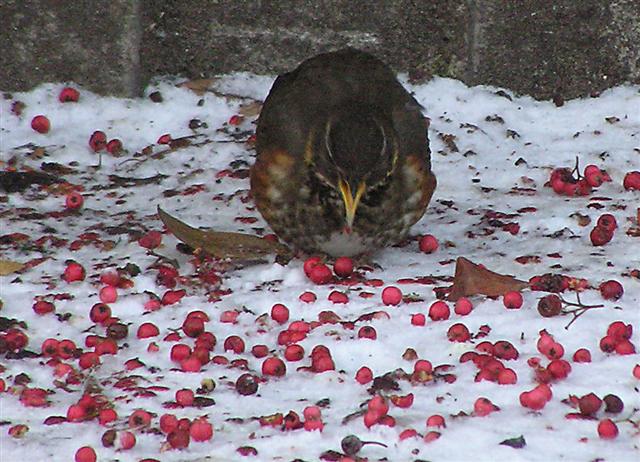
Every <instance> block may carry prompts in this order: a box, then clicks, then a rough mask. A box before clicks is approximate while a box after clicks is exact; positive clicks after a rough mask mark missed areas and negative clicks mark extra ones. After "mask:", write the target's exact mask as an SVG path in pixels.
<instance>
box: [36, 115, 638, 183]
mask: <svg viewBox="0 0 640 462" xmlns="http://www.w3.org/2000/svg"><path fill="white" fill-rule="evenodd" d="M32 126H33V125H32ZM622 186H623V187H624V189H626V190H627V191H633V190H635V191H640V171H637V170H636V171H633V172H629V173H627V174H626V175H625V176H624V180H623V182H622Z"/></svg>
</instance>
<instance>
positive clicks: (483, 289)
mask: <svg viewBox="0 0 640 462" xmlns="http://www.w3.org/2000/svg"><path fill="white" fill-rule="evenodd" d="M528 286H529V284H528V283H527V282H525V281H520V280H519V279H516V278H514V277H513V276H507V275H503V274H498V273H494V272H493V271H489V270H488V269H486V268H484V267H482V266H480V265H477V264H475V263H473V262H472V261H470V260H467V259H466V258H464V257H458V259H457V260H456V274H455V276H454V279H453V285H452V286H451V291H450V292H449V296H448V297H447V298H448V299H449V300H450V301H452V302H455V301H456V300H458V299H459V298H461V297H467V296H470V295H478V294H482V295H487V296H489V297H497V296H499V295H504V294H505V293H507V292H510V291H512V290H516V291H517V290H522V289H524V288H525V287H528Z"/></svg>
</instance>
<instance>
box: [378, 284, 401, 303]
mask: <svg viewBox="0 0 640 462" xmlns="http://www.w3.org/2000/svg"><path fill="white" fill-rule="evenodd" d="M401 301H402V291H401V290H400V289H398V288H397V287H394V286H389V287H385V288H384V290H383V291H382V303H384V304H385V305H399V304H400V302H401Z"/></svg>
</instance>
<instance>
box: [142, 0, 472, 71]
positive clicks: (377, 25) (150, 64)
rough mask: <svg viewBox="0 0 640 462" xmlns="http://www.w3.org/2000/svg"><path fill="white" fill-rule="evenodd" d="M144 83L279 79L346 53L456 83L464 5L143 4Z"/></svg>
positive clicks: (284, 0)
mask: <svg viewBox="0 0 640 462" xmlns="http://www.w3.org/2000/svg"><path fill="white" fill-rule="evenodd" d="M143 5H144V6H143V8H142V12H143V17H144V19H143V24H145V28H144V33H143V40H142V53H141V60H142V67H143V69H144V77H145V78H148V77H151V76H154V75H162V74H182V75H183V76H185V77H189V78H197V77H205V76H211V75H212V74H219V73H226V72H232V71H252V72H258V73H279V72H282V71H285V70H290V69H292V68H293V67H294V66H295V65H297V64H298V63H299V62H300V61H302V60H303V59H305V58H307V57H309V56H312V55H314V54H316V53H319V52H322V51H327V50H330V49H336V48H341V47H344V46H347V45H350V46H353V47H356V48H360V49H364V50H368V51H372V52H374V53H375V54H377V55H378V56H380V57H381V58H383V59H385V60H386V61H387V62H388V63H389V64H391V65H392V67H394V69H396V70H398V71H414V72H415V73H416V75H422V76H424V77H429V76H430V75H432V74H439V75H447V76H452V77H462V76H463V74H464V73H465V71H466V70H467V62H466V56H467V50H468V43H467V27H466V24H467V22H468V17H469V13H468V8H467V3H466V2H464V1H461V0H458V1H438V2H426V1H424V2H421V1H409V0H390V1H385V2H360V1H352V0H325V1H320V2H318V1H312V0H305V1H296V0H280V1H278V0H263V1H257V0H252V1H214V0H208V1H198V0H185V1H171V0H165V1H152V0H143Z"/></svg>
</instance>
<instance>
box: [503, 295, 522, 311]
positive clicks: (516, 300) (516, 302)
mask: <svg viewBox="0 0 640 462" xmlns="http://www.w3.org/2000/svg"><path fill="white" fill-rule="evenodd" d="M523 301H524V300H523V298H522V294H521V293H520V292H516V291H511V292H507V293H506V294H504V296H503V297H502V303H503V304H504V306H505V307H506V308H508V309H510V310H518V309H520V308H522V303H523Z"/></svg>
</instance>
